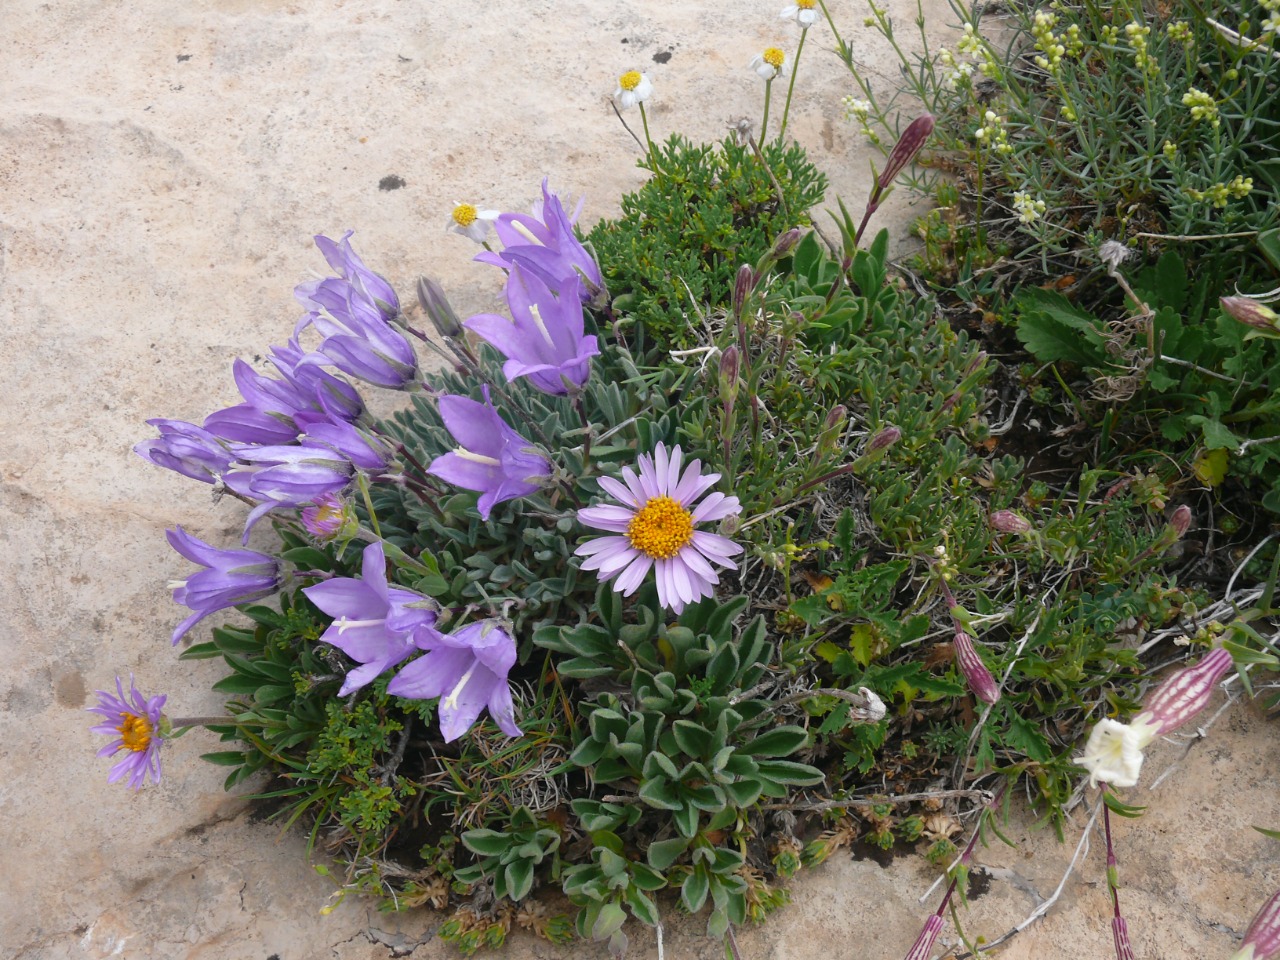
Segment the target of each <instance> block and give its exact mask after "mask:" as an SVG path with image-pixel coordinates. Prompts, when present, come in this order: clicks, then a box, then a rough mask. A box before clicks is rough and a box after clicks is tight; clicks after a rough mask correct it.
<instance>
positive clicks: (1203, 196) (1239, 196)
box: [1186, 174, 1253, 210]
mask: <svg viewBox="0 0 1280 960" xmlns="http://www.w3.org/2000/svg"><path fill="white" fill-rule="evenodd" d="M1252 190H1253V177H1242V176H1240V175H1238V174H1237V175H1236V178H1235V179H1234V180H1232V181H1231V182H1230V183H1215V184H1214V185H1213V186H1211V187H1209V188H1208V189H1206V190H1194V189H1192V188H1190V187H1188V188H1187V190H1186V194H1187V196H1188V197H1190V198H1191V199H1192V200H1195V201H1197V202H1204V201H1208V202H1209V203H1212V204H1213V206H1214V207H1215V208H1217V209H1219V210H1221V209H1222V208H1223V207H1225V206H1226V205H1227V203H1228V202H1229V201H1231V200H1243V199H1244V198H1245V197H1247V196H1248V195H1249V193H1250V191H1252Z"/></svg>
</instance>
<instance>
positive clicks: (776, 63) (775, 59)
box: [761, 47, 787, 70]
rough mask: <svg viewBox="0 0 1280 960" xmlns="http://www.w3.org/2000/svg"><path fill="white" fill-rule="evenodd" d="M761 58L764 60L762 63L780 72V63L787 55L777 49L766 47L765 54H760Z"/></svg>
mask: <svg viewBox="0 0 1280 960" xmlns="http://www.w3.org/2000/svg"><path fill="white" fill-rule="evenodd" d="M761 57H762V58H763V59H764V62H765V63H767V64H768V65H769V66H771V67H773V69H775V70H781V69H782V61H783V60H785V59H786V58H787V55H786V54H785V53H783V52H782V51H781V50H779V49H778V48H777V47H768V48H767V49H766V50H765V52H764V53H763V54H761Z"/></svg>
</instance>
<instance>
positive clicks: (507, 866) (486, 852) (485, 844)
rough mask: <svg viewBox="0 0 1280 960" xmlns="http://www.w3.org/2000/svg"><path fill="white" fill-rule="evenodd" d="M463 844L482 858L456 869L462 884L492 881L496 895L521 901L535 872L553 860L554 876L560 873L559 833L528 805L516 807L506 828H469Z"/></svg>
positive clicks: (456, 874) (552, 870) (527, 891)
mask: <svg viewBox="0 0 1280 960" xmlns="http://www.w3.org/2000/svg"><path fill="white" fill-rule="evenodd" d="M462 843H463V846H465V847H466V848H467V849H468V850H470V851H471V852H472V853H474V854H476V856H478V857H479V858H480V860H479V862H477V863H475V864H473V865H472V866H469V867H462V868H460V869H458V870H456V871H455V872H454V878H455V879H456V880H458V881H460V882H462V883H478V882H479V881H480V880H482V879H489V880H491V881H492V882H493V894H494V896H495V897H497V898H499V899H501V898H502V897H508V898H510V899H511V900H515V901H520V900H523V899H524V898H525V897H526V896H528V895H529V891H530V890H532V889H533V879H534V871H535V870H537V868H538V867H539V866H541V865H542V862H543V861H544V860H548V859H550V862H551V878H552V879H553V880H554V879H558V875H559V872H560V857H559V854H558V852H557V851H559V849H560V834H559V832H558V831H556V830H555V829H553V828H552V827H550V826H548V825H547V824H545V823H542V822H540V821H539V820H538V819H537V818H536V817H535V816H534V815H533V813H532V812H531V811H530V810H529V808H528V807H517V808H516V810H515V811H514V812H513V813H512V814H511V822H510V824H509V825H508V828H507V829H506V830H491V829H479V830H468V831H466V832H465V833H463V834H462Z"/></svg>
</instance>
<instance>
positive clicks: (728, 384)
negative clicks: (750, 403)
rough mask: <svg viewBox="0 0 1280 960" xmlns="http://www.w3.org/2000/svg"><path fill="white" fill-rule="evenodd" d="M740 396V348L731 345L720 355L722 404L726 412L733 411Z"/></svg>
mask: <svg viewBox="0 0 1280 960" xmlns="http://www.w3.org/2000/svg"><path fill="white" fill-rule="evenodd" d="M737 396H738V348H737V347H736V346H734V345H733V344H730V345H729V346H728V347H726V348H725V349H724V352H723V353H721V354H720V402H721V403H723V404H724V408H725V409H726V410H732V409H733V401H734V400H735V399H736V398H737Z"/></svg>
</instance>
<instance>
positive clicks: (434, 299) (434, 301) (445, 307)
mask: <svg viewBox="0 0 1280 960" xmlns="http://www.w3.org/2000/svg"><path fill="white" fill-rule="evenodd" d="M418 303H419V304H420V305H421V306H422V312H423V313H425V314H426V315H427V316H428V317H430V318H431V322H432V323H433V324H434V325H435V328H436V330H437V331H439V333H440V336H442V337H449V338H454V337H460V336H462V321H460V320H459V319H458V315H457V314H456V313H454V312H453V307H452V306H451V305H450V304H449V299H448V297H446V296H445V295H444V291H443V290H442V289H440V284H438V283H436V282H435V281H434V280H432V279H431V278H430V277H419V278H418Z"/></svg>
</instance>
